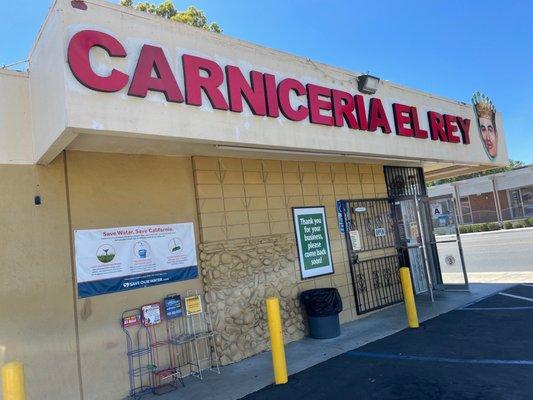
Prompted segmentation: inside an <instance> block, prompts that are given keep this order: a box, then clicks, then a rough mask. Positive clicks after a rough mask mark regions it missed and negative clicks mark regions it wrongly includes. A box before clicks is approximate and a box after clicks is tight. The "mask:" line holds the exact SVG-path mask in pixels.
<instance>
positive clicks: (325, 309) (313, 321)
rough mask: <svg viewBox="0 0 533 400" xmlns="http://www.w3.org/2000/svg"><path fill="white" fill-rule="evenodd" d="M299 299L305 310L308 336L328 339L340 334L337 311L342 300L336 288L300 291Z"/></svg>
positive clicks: (340, 306) (340, 307)
mask: <svg viewBox="0 0 533 400" xmlns="http://www.w3.org/2000/svg"><path fill="white" fill-rule="evenodd" d="M300 301H301V302H302V304H303V305H304V307H305V311H306V312H307V322H308V324H309V336H311V337H312V338H314V339H330V338H334V337H337V336H339V335H340V334H341V327H340V323H339V313H340V312H341V311H342V300H341V296H340V295H339V291H338V290H337V289H336V288H320V289H311V290H306V291H304V292H302V293H300Z"/></svg>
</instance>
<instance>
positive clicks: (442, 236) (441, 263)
mask: <svg viewBox="0 0 533 400" xmlns="http://www.w3.org/2000/svg"><path fill="white" fill-rule="evenodd" d="M420 206H421V207H420V210H421V214H422V216H423V218H422V220H423V222H424V223H423V225H424V226H423V228H424V230H425V231H426V235H425V238H424V240H425V242H426V248H427V249H428V253H429V257H428V258H429V267H430V274H431V277H432V280H433V282H434V287H435V289H444V290H468V276H467V274H466V267H465V262H464V256H463V248H462V245H461V236H460V234H459V226H458V219H457V210H456V207H455V202H454V200H453V197H452V196H451V195H447V196H441V197H433V198H422V199H420Z"/></svg>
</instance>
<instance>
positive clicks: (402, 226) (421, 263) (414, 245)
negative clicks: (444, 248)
mask: <svg viewBox="0 0 533 400" xmlns="http://www.w3.org/2000/svg"><path fill="white" fill-rule="evenodd" d="M392 204H393V212H394V221H395V226H396V229H397V235H398V245H397V248H398V253H399V254H400V261H401V263H402V266H405V267H409V270H410V271H411V279H412V281H413V289H414V292H415V294H420V293H425V292H427V291H428V290H430V289H431V280H430V278H429V272H428V267H427V265H428V261H427V254H426V249H425V248H424V242H423V236H424V231H423V229H422V223H421V218H420V214H419V205H418V204H419V203H418V198H417V197H416V196H405V197H404V198H401V199H396V200H394V201H393V203H392Z"/></svg>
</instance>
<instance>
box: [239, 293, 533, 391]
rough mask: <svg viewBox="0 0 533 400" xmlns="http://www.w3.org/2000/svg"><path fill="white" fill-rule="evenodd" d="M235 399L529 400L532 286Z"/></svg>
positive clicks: (532, 354)
mask: <svg viewBox="0 0 533 400" xmlns="http://www.w3.org/2000/svg"><path fill="white" fill-rule="evenodd" d="M243 399H249V400H252V399H253V400H262V399H290V400H297V399H306V400H313V399H354V400H356V399H357V400H359V399H379V400H388V399H410V400H411V399H443V400H452V399H453V400H459V399H461V400H482V399H483V400H501V399H509V400H515V399H516V400H518V399H533V285H528V284H522V285H517V286H514V287H512V288H509V289H507V290H505V291H503V292H499V293H497V294H494V295H492V296H490V297H487V298H485V299H482V300H480V301H478V302H476V303H473V304H469V305H467V306H464V307H461V308H459V309H456V310H453V311H450V312H448V313H446V314H443V315H441V316H438V317H436V318H433V319H431V320H428V321H426V322H424V323H422V324H421V326H420V328H419V329H405V330H403V331H400V332H398V333H396V334H393V335H391V336H388V337H386V338H383V339H381V340H378V341H375V342H373V343H370V344H367V345H365V346H363V347H360V348H357V349H354V350H351V351H348V352H346V353H344V354H341V355H340V356H337V357H334V358H332V359H329V360H327V361H325V362H323V363H321V364H318V365H315V366H313V367H311V368H309V369H306V370H304V371H302V372H299V373H297V374H294V375H291V376H290V377H289V382H288V383H287V384H285V385H279V386H274V385H270V386H267V387H265V388H263V389H261V390H259V391H257V392H255V393H252V394H249V395H247V396H246V397H244V398H243Z"/></svg>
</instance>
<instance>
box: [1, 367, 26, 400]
mask: <svg viewBox="0 0 533 400" xmlns="http://www.w3.org/2000/svg"><path fill="white" fill-rule="evenodd" d="M2 387H3V394H4V400H25V399H26V391H25V390H24V366H23V365H22V363H20V362H10V363H8V364H6V365H4V366H3V367H2Z"/></svg>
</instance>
